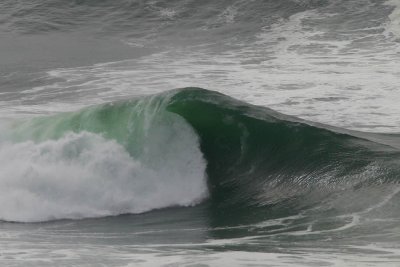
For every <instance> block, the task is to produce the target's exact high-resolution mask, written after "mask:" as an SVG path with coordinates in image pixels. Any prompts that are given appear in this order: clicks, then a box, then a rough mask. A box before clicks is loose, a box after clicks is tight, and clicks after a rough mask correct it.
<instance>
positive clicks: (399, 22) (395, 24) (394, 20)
mask: <svg viewBox="0 0 400 267" xmlns="http://www.w3.org/2000/svg"><path fill="white" fill-rule="evenodd" d="M386 4H387V5H389V6H393V7H394V9H393V11H392V13H391V14H390V15H389V19H390V23H388V25H387V26H386V32H389V33H392V34H393V35H394V36H395V37H396V38H400V2H399V1H397V0H389V1H387V2H386Z"/></svg>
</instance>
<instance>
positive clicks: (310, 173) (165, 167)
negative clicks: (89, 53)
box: [0, 88, 400, 222]
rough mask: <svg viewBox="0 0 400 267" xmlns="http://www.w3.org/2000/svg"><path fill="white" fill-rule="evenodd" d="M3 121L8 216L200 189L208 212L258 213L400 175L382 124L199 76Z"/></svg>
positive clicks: (149, 203) (146, 206)
mask: <svg viewBox="0 0 400 267" xmlns="http://www.w3.org/2000/svg"><path fill="white" fill-rule="evenodd" d="M1 125H2V126H1V128H2V130H1V134H0V140H1V142H0V159H1V161H0V162H1V168H2V170H3V171H2V173H1V176H0V185H1V186H0V188H1V197H0V199H1V201H0V203H1V204H0V218H1V219H2V220H7V221H44V220H50V219H61V218H85V217H98V216H108V215H118V214H123V213H140V212H144V211H149V210H152V209H158V208H163V207H169V206H191V205H195V204H198V203H199V202H201V201H202V200H204V199H206V198H207V196H208V198H207V199H208V201H207V202H206V203H209V205H210V208H211V211H215V214H214V215H215V216H220V217H221V216H222V217H227V218H229V220H230V221H231V222H233V221H234V219H236V220H239V219H245V220H254V221H260V220H264V219H265V218H267V217H268V218H270V217H271V216H272V217H273V216H278V215H279V214H281V213H282V212H285V213H286V214H287V215H288V214H289V215H290V214H292V213H293V214H297V213H298V212H299V211H302V210H305V209H306V208H310V207H316V206H317V205H320V204H321V203H322V202H324V201H326V200H327V199H328V198H331V197H332V196H335V198H340V197H341V196H343V195H345V194H348V193H349V192H351V194H353V195H358V194H361V195H364V196H365V198H367V197H368V193H365V190H366V189H368V188H373V187H374V188H375V187H377V186H378V187H379V186H381V185H390V184H397V183H398V177H400V176H399V174H400V166H399V163H398V162H399V158H400V153H399V151H398V149H397V148H395V147H394V146H388V145H385V144H381V143H380V142H379V141H378V142H377V141H376V140H378V139H379V138H378V137H379V136H378V135H376V136H375V139H374V140H375V141H374V142H373V141H370V140H368V139H366V138H362V136H361V137H360V135H361V134H360V133H354V132H350V131H346V130H344V129H333V128H331V127H328V126H324V125H314V124H312V123H309V122H305V121H302V120H299V119H296V118H294V117H289V116H285V115H282V114H279V113H277V112H274V111H272V110H270V109H267V108H263V107H259V106H253V105H249V104H247V103H244V102H241V101H238V100H235V99H233V98H230V97H228V96H225V95H222V94H220V93H216V92H213V91H208V90H204V89H199V88H186V89H180V90H175V91H170V92H167V93H163V94H158V95H154V96H150V97H143V98H139V99H132V100H128V101H121V102H115V103H109V104H103V105H98V106H93V107H89V108H86V109H84V110H81V111H78V112H73V113H63V114H58V115H55V116H49V117H37V118H33V119H29V120H27V119H25V120H21V119H19V120H8V121H3V122H2V124H1ZM377 136H378V137H377ZM393 138H394V137H393ZM369 139H371V138H369ZM382 143H383V142H382ZM206 177H208V178H206ZM367 191H368V190H367ZM382 194H383V193H382ZM365 198H364V197H363V199H365ZM359 201H360V202H363V201H364V200H360V199H359ZM327 209H328V208H327ZM261 211H262V212H261ZM266 211H268V212H266ZM229 214H231V215H232V216H227V215H229ZM240 214H242V215H245V216H241V215H240Z"/></svg>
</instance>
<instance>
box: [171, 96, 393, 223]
mask: <svg viewBox="0 0 400 267" xmlns="http://www.w3.org/2000/svg"><path fill="white" fill-rule="evenodd" d="M168 110H169V111H171V112H174V113H177V114H179V115H180V116H182V117H184V118H185V119H186V120H187V121H188V122H189V123H190V125H192V127H193V128H194V129H195V130H196V132H197V134H198V135H199V137H200V140H201V150H202V152H203V153H204V156H205V158H206V160H207V162H208V166H207V173H208V176H209V180H208V184H209V188H210V191H211V203H212V205H211V206H212V210H213V217H214V218H216V220H215V221H216V224H221V222H222V224H224V223H232V222H234V223H238V224H241V223H244V222H257V221H262V220H264V219H267V218H274V217H282V216H290V215H294V214H299V213H302V212H305V211H306V210H308V209H314V208H316V207H319V212H321V214H322V213H324V212H328V213H329V212H337V213H339V214H340V213H341V212H344V211H343V209H342V208H341V207H336V204H334V203H336V202H335V201H337V200H338V199H341V198H342V199H343V200H344V199H346V198H347V197H348V195H350V196H351V198H349V199H348V201H349V202H348V203H346V208H345V209H344V210H346V211H345V212H349V211H350V210H353V209H354V210H357V209H359V208H360V206H359V205H361V206H362V205H363V204H366V203H369V201H366V199H367V198H368V197H369V196H368V193H366V192H365V190H366V191H368V188H374V190H375V189H376V188H387V187H391V184H397V183H398V181H399V178H400V175H399V174H400V172H399V171H400V166H399V156H400V154H399V152H398V151H397V150H395V149H391V148H389V147H387V146H384V145H380V144H377V143H373V142H371V141H367V140H364V139H360V138H357V137H355V136H352V135H351V133H350V132H347V133H339V132H336V131H333V130H328V127H325V126H323V125H320V126H318V127H316V126H312V125H310V124H308V123H306V122H303V121H301V120H298V119H295V118H292V117H289V116H284V115H282V114H278V113H276V112H274V111H272V110H269V109H267V108H263V107H257V106H251V105H248V104H246V103H243V102H240V101H237V100H234V99H232V98H229V97H227V96H224V95H221V94H219V93H215V92H211V91H205V90H202V89H195V88H194V89H190V90H184V91H181V92H179V93H177V94H176V95H175V96H174V97H173V98H172V101H171V104H169V105H168ZM366 188H367V189H366ZM371 190H372V189H371ZM377 190H378V191H379V190H380V189H377ZM385 194H386V193H384V192H382V193H381V197H382V196H384V195H385ZM356 196H357V197H356ZM357 198H358V199H357ZM352 199H357V200H356V202H354V203H352ZM377 199H379V197H378V198H377ZM324 202H326V203H324ZM363 202H365V203H363ZM321 203H324V204H323V205H322V206H323V207H322V206H321ZM362 203H363V204H362ZM353 204H354V207H352V205H353ZM369 204H370V203H369ZM366 205H368V204H366ZM221 210H223V211H224V212H221Z"/></svg>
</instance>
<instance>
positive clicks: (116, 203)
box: [0, 120, 207, 222]
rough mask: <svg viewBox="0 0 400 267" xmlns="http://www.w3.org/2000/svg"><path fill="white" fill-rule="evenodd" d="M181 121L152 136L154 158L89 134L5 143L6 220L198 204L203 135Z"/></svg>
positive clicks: (2, 211)
mask: <svg viewBox="0 0 400 267" xmlns="http://www.w3.org/2000/svg"><path fill="white" fill-rule="evenodd" d="M181 123H182V121H181V120H177V121H175V122H173V123H172V125H171V126H170V128H169V129H167V130H164V131H162V129H161V128H159V129H158V130H159V131H161V132H160V134H156V135H151V136H149V138H150V139H149V140H148V144H152V145H147V144H144V146H145V150H146V153H147V154H148V155H149V156H150V157H149V158H148V157H144V158H143V159H141V158H140V157H138V158H133V157H132V156H131V154H130V153H129V152H128V151H127V150H126V148H125V147H124V146H122V145H121V144H119V143H117V142H116V141H114V140H112V139H106V138H104V137H102V136H101V135H99V134H95V133H89V132H86V131H83V132H79V133H72V132H69V133H66V134H65V135H64V136H63V137H61V138H59V139H56V140H46V141H42V142H34V141H30V140H28V141H23V142H18V143H15V142H10V141H3V142H0V162H1V163H0V168H1V170H2V171H1V173H0V219H1V220H6V221H18V222H37V221H47V220H54V219H65V218H69V219H79V218H88V217H101V216H110V215H118V214H125V213H141V212H146V211H149V210H152V209H158V208H164V207H169V206H191V205H194V204H197V203H198V202H199V201H201V200H202V199H203V198H204V197H205V196H206V195H207V187H206V179H205V162H204V160H203V157H202V154H201V152H200V150H199V148H198V142H197V137H196V136H195V134H194V133H193V131H191V129H190V128H189V126H187V125H184V124H181ZM162 134H164V135H163V136H164V137H165V138H168V141H167V140H165V139H162V138H161V137H160V136H162ZM154 138H161V139H160V140H155V139H154ZM161 143H163V144H162V145H161ZM156 146H158V147H156ZM160 146H161V147H160ZM153 149H159V150H160V151H162V152H163V153H155V152H154V151H152V150H153ZM151 158H152V160H151ZM150 160H151V161H150Z"/></svg>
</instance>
